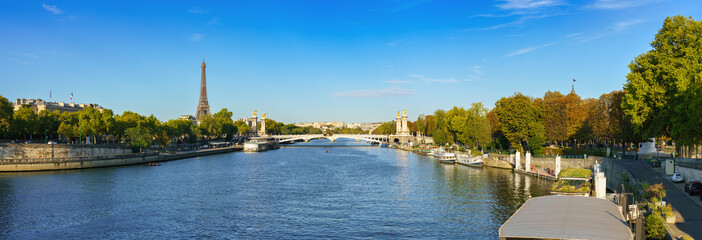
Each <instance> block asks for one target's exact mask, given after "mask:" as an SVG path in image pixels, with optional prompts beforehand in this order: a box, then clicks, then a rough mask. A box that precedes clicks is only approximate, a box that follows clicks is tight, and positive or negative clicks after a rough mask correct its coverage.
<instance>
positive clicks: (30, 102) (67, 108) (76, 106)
mask: <svg viewBox="0 0 702 240" xmlns="http://www.w3.org/2000/svg"><path fill="white" fill-rule="evenodd" d="M23 105H25V106H29V107H30V108H31V109H32V110H33V111H34V113H39V112H41V111H42V110H46V111H50V112H51V111H56V110H58V111H59V112H78V111H80V110H83V109H84V108H86V107H92V108H95V109H97V110H98V111H100V112H102V111H103V110H105V109H106V108H103V107H101V106H100V105H97V104H93V103H65V102H47V101H44V100H42V99H39V98H37V99H25V98H22V99H19V98H18V99H17V101H15V103H14V108H15V111H17V110H18V109H19V108H20V107H22V106H23Z"/></svg>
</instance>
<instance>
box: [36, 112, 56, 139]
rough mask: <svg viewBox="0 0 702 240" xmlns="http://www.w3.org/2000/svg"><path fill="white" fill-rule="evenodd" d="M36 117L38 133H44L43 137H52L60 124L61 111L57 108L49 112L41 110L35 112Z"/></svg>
mask: <svg viewBox="0 0 702 240" xmlns="http://www.w3.org/2000/svg"><path fill="white" fill-rule="evenodd" d="M37 117H38V121H39V126H38V128H39V133H40V134H41V133H43V134H45V136H44V137H47V138H48V137H51V138H53V137H54V136H55V135H56V133H57V132H58V129H59V126H60V125H61V113H59V111H58V110H55V111H51V112H50V111H46V110H42V111H40V112H39V114H37Z"/></svg>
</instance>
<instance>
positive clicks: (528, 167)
mask: <svg viewBox="0 0 702 240" xmlns="http://www.w3.org/2000/svg"><path fill="white" fill-rule="evenodd" d="M524 161H525V162H524V170H527V171H531V153H530V152H526V159H525V160H524Z"/></svg>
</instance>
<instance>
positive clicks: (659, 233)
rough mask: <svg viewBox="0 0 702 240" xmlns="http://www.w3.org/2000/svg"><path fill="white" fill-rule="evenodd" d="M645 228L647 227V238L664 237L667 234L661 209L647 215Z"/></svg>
mask: <svg viewBox="0 0 702 240" xmlns="http://www.w3.org/2000/svg"><path fill="white" fill-rule="evenodd" d="M644 229H646V239H664V238H665V236H666V234H667V231H666V230H665V225H664V220H663V217H661V214H660V212H659V211H653V212H652V213H651V214H650V215H648V217H646V220H645V221H644Z"/></svg>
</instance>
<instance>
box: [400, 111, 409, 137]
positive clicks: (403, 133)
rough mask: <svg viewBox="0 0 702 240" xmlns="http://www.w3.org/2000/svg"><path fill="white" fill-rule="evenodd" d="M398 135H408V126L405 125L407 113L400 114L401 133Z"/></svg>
mask: <svg viewBox="0 0 702 240" xmlns="http://www.w3.org/2000/svg"><path fill="white" fill-rule="evenodd" d="M400 135H409V126H407V114H404V113H403V114H402V133H401V134H400Z"/></svg>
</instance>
